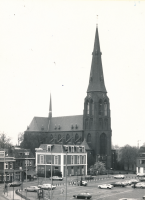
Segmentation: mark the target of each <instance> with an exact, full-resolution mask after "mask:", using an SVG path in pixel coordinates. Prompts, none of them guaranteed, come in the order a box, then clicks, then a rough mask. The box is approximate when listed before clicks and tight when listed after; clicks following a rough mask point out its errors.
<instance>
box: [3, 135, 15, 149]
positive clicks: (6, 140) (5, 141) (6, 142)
mask: <svg viewBox="0 0 145 200" xmlns="http://www.w3.org/2000/svg"><path fill="white" fill-rule="evenodd" d="M10 146H12V144H11V138H10V137H9V136H7V134H6V133H0V148H3V149H4V148H7V149H8V148H9V147H10Z"/></svg>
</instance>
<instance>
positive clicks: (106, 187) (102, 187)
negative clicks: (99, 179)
mask: <svg viewBox="0 0 145 200" xmlns="http://www.w3.org/2000/svg"><path fill="white" fill-rule="evenodd" d="M98 188H100V189H112V188H113V185H111V184H102V185H98Z"/></svg>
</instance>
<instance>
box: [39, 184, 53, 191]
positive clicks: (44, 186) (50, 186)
mask: <svg viewBox="0 0 145 200" xmlns="http://www.w3.org/2000/svg"><path fill="white" fill-rule="evenodd" d="M38 187H39V188H41V189H44V190H48V189H50V190H51V189H52V190H54V189H55V188H56V186H55V185H51V184H43V185H38Z"/></svg>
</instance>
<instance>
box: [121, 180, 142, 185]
mask: <svg viewBox="0 0 145 200" xmlns="http://www.w3.org/2000/svg"><path fill="white" fill-rule="evenodd" d="M123 182H126V183H128V185H132V184H136V183H138V182H139V180H136V179H130V180H127V181H123Z"/></svg>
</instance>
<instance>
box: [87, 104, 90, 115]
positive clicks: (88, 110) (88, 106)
mask: <svg viewBox="0 0 145 200" xmlns="http://www.w3.org/2000/svg"><path fill="white" fill-rule="evenodd" d="M89 113H90V104H89V102H87V115H89Z"/></svg>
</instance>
